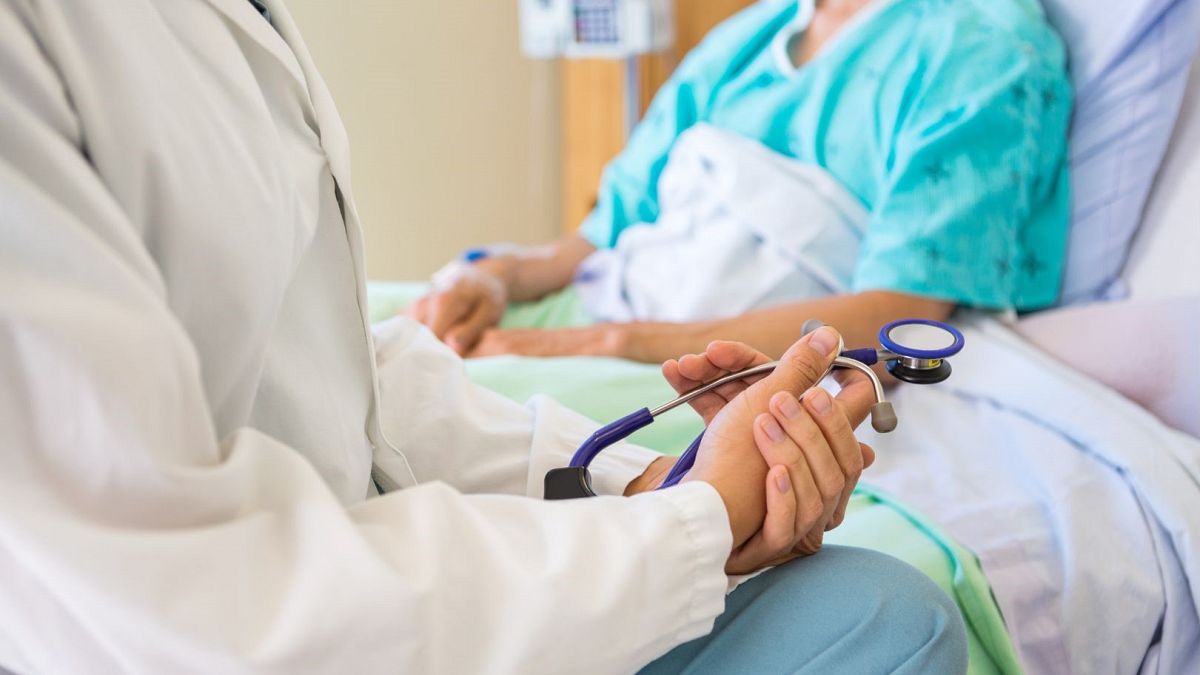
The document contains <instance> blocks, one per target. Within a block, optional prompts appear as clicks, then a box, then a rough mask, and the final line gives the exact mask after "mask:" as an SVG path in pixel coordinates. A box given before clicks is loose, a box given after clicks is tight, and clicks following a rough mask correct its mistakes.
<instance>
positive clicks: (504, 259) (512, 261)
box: [472, 253, 521, 296]
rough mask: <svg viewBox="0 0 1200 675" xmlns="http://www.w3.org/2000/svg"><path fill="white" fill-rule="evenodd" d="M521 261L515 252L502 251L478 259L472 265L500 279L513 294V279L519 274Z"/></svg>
mask: <svg viewBox="0 0 1200 675" xmlns="http://www.w3.org/2000/svg"><path fill="white" fill-rule="evenodd" d="M520 262H521V261H520V258H519V257H518V256H517V255H516V254H515V253H502V254H500V255H494V256H489V257H487V258H483V259H481V260H477V261H475V262H474V263H473V264H472V266H473V267H474V269H475V270H477V271H479V272H481V273H483V274H486V275H488V276H490V277H492V278H494V279H496V280H497V281H499V282H500V283H501V284H502V285H503V286H504V291H505V293H506V294H507V295H509V296H511V295H512V294H513V293H512V288H513V281H514V279H515V278H516V276H517V268H518V267H519V266H520Z"/></svg>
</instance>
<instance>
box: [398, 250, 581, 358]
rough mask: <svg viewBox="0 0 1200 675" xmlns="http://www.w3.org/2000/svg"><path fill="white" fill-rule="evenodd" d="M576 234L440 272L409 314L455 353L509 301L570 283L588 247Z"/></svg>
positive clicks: (495, 319) (496, 318)
mask: <svg viewBox="0 0 1200 675" xmlns="http://www.w3.org/2000/svg"><path fill="white" fill-rule="evenodd" d="M594 250H596V248H595V247H594V246H592V244H590V243H588V241H587V240H586V239H584V238H583V237H581V236H579V235H567V236H565V237H563V238H562V239H559V240H558V241H556V242H554V243H552V244H547V245H545V246H538V247H532V248H526V249H522V250H520V251H516V252H509V253H503V254H500V255H497V256H494V257H491V258H485V259H483V260H480V261H479V262H477V263H475V264H474V265H463V266H460V267H459V268H458V269H457V270H455V271H454V272H453V273H451V274H449V276H441V275H439V276H440V278H438V279H437V280H436V282H435V285H434V287H433V288H432V289H431V290H430V291H429V293H428V294H426V295H425V296H424V297H423V298H421V299H419V300H417V301H416V302H415V303H413V305H412V306H411V307H409V308H408V315H409V316H410V317H412V318H413V319H416V320H417V321H419V322H421V323H423V324H425V325H426V326H428V327H429V329H430V330H431V331H433V334H434V335H436V336H437V338H438V339H439V340H443V341H445V343H446V344H447V345H449V346H450V348H451V349H453V350H454V351H456V352H458V353H459V355H462V354H465V353H467V351H468V350H470V349H471V348H473V347H474V346H475V345H476V343H477V342H478V341H479V337H480V335H482V334H483V331H485V330H487V329H488V328H490V327H492V326H495V325H496V324H497V323H499V322H500V318H501V317H503V316H504V309H505V307H507V305H508V303H509V302H523V301H527V300H536V299H538V298H541V297H542V296H544V295H546V294H548V293H552V292H554V291H557V290H559V289H561V288H563V287H564V286H566V285H567V284H569V283H571V279H572V278H573V277H574V274H575V268H576V267H578V266H579V263H580V262H582V261H583V259H584V258H586V257H587V256H588V255H589V254H590V253H591V252H592V251H594Z"/></svg>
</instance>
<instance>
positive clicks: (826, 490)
mask: <svg viewBox="0 0 1200 675" xmlns="http://www.w3.org/2000/svg"><path fill="white" fill-rule="evenodd" d="M845 488H846V481H845V479H843V478H841V477H840V476H830V478H829V480H827V481H825V482H824V483H823V484H822V485H821V487H820V491H821V496H822V497H824V498H825V499H826V500H832V499H837V498H839V497H841V496H842V490H844V489H845Z"/></svg>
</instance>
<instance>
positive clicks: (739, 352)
mask: <svg viewBox="0 0 1200 675" xmlns="http://www.w3.org/2000/svg"><path fill="white" fill-rule="evenodd" d="M770 360H771V359H770V357H768V356H767V355H766V354H763V353H762V352H760V351H758V350H757V349H754V348H753V347H751V346H749V345H746V344H743V343H741V342H726V341H723V340H719V341H717V342H712V343H709V345H708V347H707V348H706V349H705V350H704V353H703V354H688V355H686V356H682V357H680V358H679V359H678V360H676V359H672V360H670V361H667V362H666V363H664V364H663V366H662V373H663V377H664V378H665V379H666V380H667V383H668V384H670V385H671V387H672V388H673V389H674V390H675V392H676V393H677V394H681V395H682V394H685V393H687V392H689V391H691V390H693V389H695V388H696V387H699V386H700V385H702V384H704V383H706V382H712V381H713V380H716V379H718V378H721V377H724V376H726V375H729V374H731V373H736V372H740V371H743V370H746V369H747V368H753V367H754V366H760V365H762V364H764V363H768V362H769V361H770ZM764 377H766V375H759V376H757V377H752V378H749V377H748V378H746V379H743V380H737V381H736V382H730V383H729V384H725V385H722V386H720V387H718V388H716V389H714V390H713V391H710V392H708V393H707V394H704V395H703V396H699V397H697V398H695V399H693V400H692V402H691V406H692V409H694V410H695V411H696V413H697V414H699V415H700V417H701V418H703V419H704V424H705V426H708V424H709V423H711V422H712V420H713V418H714V417H716V415H717V413H718V412H720V411H721V408H724V407H725V404H726V403H729V402H730V401H732V400H733V399H734V398H736V397H737V395H738V394H740V393H742V392H743V391H745V390H746V389H747V388H749V387H750V385H752V384H754V383H755V382H757V381H759V380H761V379H763V378H764Z"/></svg>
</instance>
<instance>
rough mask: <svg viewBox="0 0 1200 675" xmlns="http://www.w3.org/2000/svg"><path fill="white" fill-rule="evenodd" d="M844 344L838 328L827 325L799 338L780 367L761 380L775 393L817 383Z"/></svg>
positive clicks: (807, 388)
mask: <svg viewBox="0 0 1200 675" xmlns="http://www.w3.org/2000/svg"><path fill="white" fill-rule="evenodd" d="M841 346H842V337H841V335H839V334H838V332H837V331H836V330H834V329H833V328H830V327H829V326H824V327H822V328H820V329H818V330H815V331H813V332H812V333H809V334H808V335H805V336H804V337H802V338H800V340H798V341H797V342H796V343H795V344H793V345H792V346H791V348H789V349H788V350H787V352H785V353H784V355H783V358H782V359H780V360H779V367H778V368H776V369H775V372H773V373H771V375H770V376H768V377H767V378H766V379H765V380H763V381H762V382H760V383H759V384H762V385H764V386H765V387H766V388H768V389H769V390H770V391H771V392H772V393H774V392H777V391H790V392H792V393H793V394H795V395H796V396H799V395H800V394H801V393H803V392H805V391H807V390H809V389H811V388H812V387H814V386H816V385H817V383H818V382H820V381H821V379H822V378H823V377H825V373H827V372H828V371H829V366H831V365H832V364H833V359H834V358H835V357H836V356H837V355H838V351H839V349H840V348H841Z"/></svg>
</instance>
